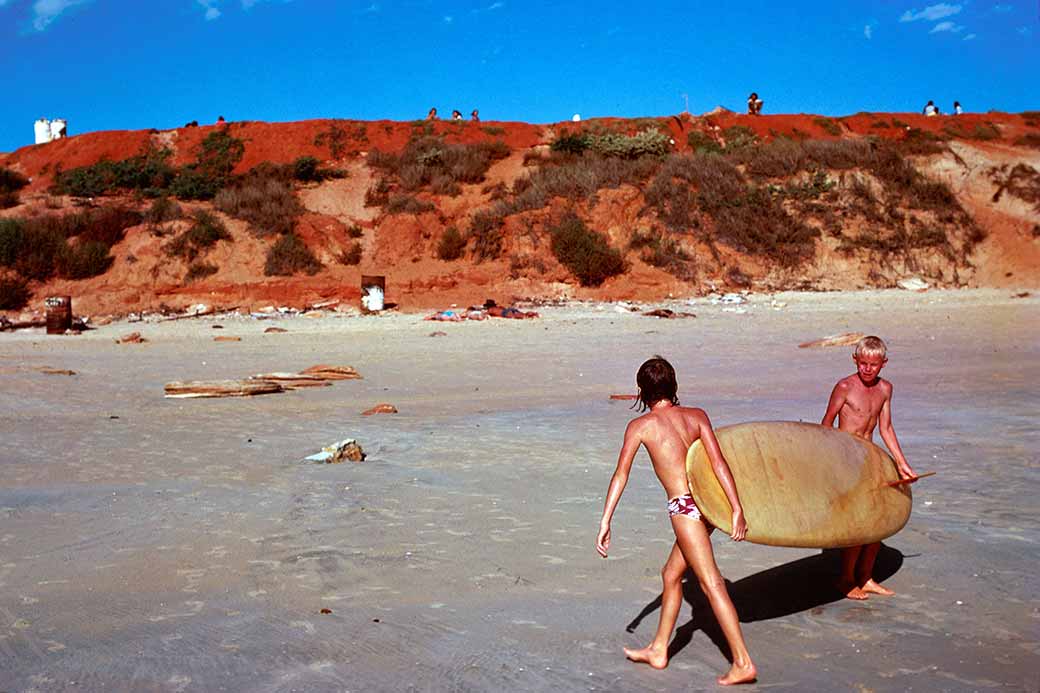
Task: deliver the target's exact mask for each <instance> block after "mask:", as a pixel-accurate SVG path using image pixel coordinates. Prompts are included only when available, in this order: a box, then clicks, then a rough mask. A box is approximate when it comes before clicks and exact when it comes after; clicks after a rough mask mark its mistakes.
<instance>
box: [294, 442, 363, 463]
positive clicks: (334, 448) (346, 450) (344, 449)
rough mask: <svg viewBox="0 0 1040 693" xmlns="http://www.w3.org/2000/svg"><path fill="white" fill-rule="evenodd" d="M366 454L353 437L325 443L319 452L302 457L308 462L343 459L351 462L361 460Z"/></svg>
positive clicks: (326, 461)
mask: <svg viewBox="0 0 1040 693" xmlns="http://www.w3.org/2000/svg"><path fill="white" fill-rule="evenodd" d="M367 456H368V455H366V454H365V451H364V450H362V449H361V446H360V445H358V442H357V441H356V440H355V439H353V438H345V439H343V440H341V441H339V442H338V443H332V444H331V445H326V446H325V447H323V448H322V449H321V451H320V452H316V453H314V454H313V455H308V456H307V457H304V458H303V459H304V460H306V461H308V462H323V463H325V464H336V463H338V462H342V461H343V460H350V461H352V462H363V461H364V459H365V458H366V457H367Z"/></svg>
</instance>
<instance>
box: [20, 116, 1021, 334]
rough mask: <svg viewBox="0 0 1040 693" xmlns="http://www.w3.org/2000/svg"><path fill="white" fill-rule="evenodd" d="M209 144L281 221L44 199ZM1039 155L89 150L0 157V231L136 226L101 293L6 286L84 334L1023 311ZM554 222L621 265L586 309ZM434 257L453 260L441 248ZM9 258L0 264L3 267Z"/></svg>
mask: <svg viewBox="0 0 1040 693" xmlns="http://www.w3.org/2000/svg"><path fill="white" fill-rule="evenodd" d="M214 132H217V133H221V134H222V135H225V136H226V138H227V139H228V140H229V141H230V140H231V139H233V140H235V141H239V142H241V143H242V146H241V152H240V158H239V159H238V160H237V161H235V162H232V164H231V165H232V166H233V168H232V169H231V170H229V175H228V177H227V179H226V180H225V181H224V184H225V185H228V186H237V187H236V188H235V189H236V190H237V191H238V192H240V193H242V194H243V195H245V194H246V193H248V192H249V190H247V189H245V188H247V187H248V185H252V184H254V183H256V181H258V180H259V181H261V182H262V183H263V184H265V185H268V184H269V185H274V186H275V188H272V189H275V190H282V191H283V193H284V194H285V195H287V196H288V197H287V198H286V199H284V200H282V201H281V205H282V209H280V210H279V209H273V197H272V199H271V200H264V199H260V201H258V202H256V205H257V207H256V208H255V209H253V212H252V213H249V214H247V213H246V212H243V211H242V208H241V206H236V204H238V203H235V202H233V201H232V202H229V201H228V199H227V198H226V197H225V198H221V197H220V196H218V197H217V198H216V199H214V200H183V199H182V200H180V201H178V203H177V206H178V207H179V210H178V212H177V213H176V214H172V215H170V216H171V218H168V219H167V218H165V217H163V215H158V216H157V215H156V214H155V213H154V208H153V205H154V204H155V203H154V199H155V198H153V197H150V196H151V195H155V194H157V193H159V192H162V191H158V190H155V189H151V190H145V189H139V190H128V189H126V188H125V187H124V188H121V189H117V188H110V189H107V190H106V191H105V193H104V194H103V195H95V196H93V197H85V196H82V195H81V196H78V197H77V196H73V195H68V194H58V192H56V191H55V188H54V187H53V186H54V184H55V182H56V181H60V180H61V176H63V175H64V176H67V175H68V174H69V173H70V172H71V171H73V170H75V169H77V168H79V167H90V166H93V165H96V164H97V163H98V162H99V161H106V160H107V161H112V162H116V161H121V160H124V159H127V158H129V157H134V156H143V155H148V153H149V152H150V153H152V154H154V153H155V152H166V153H165V154H164V156H165V159H164V161H165V162H166V163H165V165H168V166H169V167H172V168H171V170H173V169H174V168H176V169H177V170H192V171H197V170H199V169H198V168H197V167H198V166H199V165H200V163H199V162H201V161H202V155H201V154H200V151H201V149H204V147H205V143H206V142H207V139H206V138H207V137H209V136H210V135H211V134H212V133H214ZM646 133H649V134H646ZM567 138H570V139H567ZM1038 140H1040V116H1038V115H1037V114H994V113H989V114H985V115H965V116H957V117H952V116H950V117H938V118H926V117H923V116H919V115H914V114H857V115H855V116H849V117H847V118H839V119H831V118H823V117H819V116H811V115H808V116H807V115H797V116H794V115H791V116H785V115H778V116H760V117H749V116H742V115H736V114H729V113H722V114H713V115H711V116H706V117H701V118H698V117H690V116H688V115H684V116H677V117H668V118H656V119H638V120H619V119H599V120H593V121H587V122H583V123H569V122H568V123H559V124H553V125H531V124H526V123H488V122H485V123H476V122H464V123H457V122H428V123H424V122H416V123H397V122H389V121H380V122H354V121H338V120H321V121H306V122H299V123H254V122H244V123H231V124H228V125H221V126H210V127H200V128H186V129H180V130H172V131H165V132H147V131H141V132H98V133H89V134H85V135H79V136H74V137H69V138H66V139H62V140H58V141H55V142H52V143H49V144H43V145H37V146H30V147H25V148H23V149H20V150H18V151H16V152H13V153H10V154H4V155H0V167H3V168H6V169H8V170H10V171H15V172H17V173H19V174H21V175H23V176H25V177H27V178H28V179H29V180H30V183H29V185H28V186H26V187H25V188H23V189H21V190H20V191H18V193H17V198H18V203H17V204H15V205H14V206H12V207H10V208H8V209H5V210H2V211H0V219H5V220H8V222H7V224H8V225H7V226H6V227H0V236H2V235H3V229H4V228H7V229H8V230H10V229H11V228H13V227H12V226H11V224H12V223H14V224H23V226H24V225H26V224H28V225H29V226H30V227H31V226H32V224H33V223H37V224H38V223H39V220H41V219H46V218H48V217H51V216H57V215H74V214H78V213H82V211H83V210H89V209H97V208H100V207H106V206H121V207H124V208H129V209H132V210H136V211H138V212H141V213H142V214H144V216H145V219H146V220H145V221H143V222H142V223H140V224H136V225H133V226H129V227H128V228H125V229H124V230H123V231H122V233H121V234H118V240H115V242H114V243H112V244H111V245H110V246H109V250H108V252H109V253H110V255H111V256H112V258H113V260H112V261H111V263H110V265H108V266H107V267H108V268H107V270H105V271H103V272H102V273H100V274H97V275H96V276H91V277H89V278H85V279H71V278H67V277H68V275H71V274H74V273H73V272H71V271H69V270H64V273H65V275H66V278H62V276H61V275H62V271H53V272H51V273H50V275H49V276H45V275H46V274H47V273H46V272H43V271H41V272H36V275H37V276H35V277H33V276H26V277H23V279H26V280H27V287H28V289H29V290H30V291H31V294H32V297H31V299H30V302H29V308H34V307H36V308H38V307H39V306H38V305H37V304H39V303H40V302H41V300H42V297H44V296H48V295H55V294H68V295H72V296H74V297H75V302H76V310H77V312H78V313H86V314H95V315H97V314H104V313H112V314H122V313H127V312H132V311H140V310H148V309H161V308H163V307H166V308H170V309H180V308H183V307H184V306H187V305H191V304H195V303H200V302H201V303H206V304H209V305H216V306H224V307H228V306H238V307H241V308H258V307H261V306H266V305H291V306H297V307H299V306H304V305H310V304H314V303H319V302H324V301H330V300H336V299H339V300H342V301H344V302H348V303H353V302H356V300H357V298H358V296H359V285H360V276H361V275H362V274H379V275H385V276H386V277H387V293H388V296H387V298H388V299H389V300H390V301H393V302H396V303H397V304H398V305H399V306H400V307H401V308H403V309H405V310H408V309H424V308H429V307H434V306H445V305H448V304H451V303H458V304H469V303H476V302H482V301H483V300H484V299H485V298H495V299H496V300H498V301H499V302H509V301H511V300H515V299H523V298H531V299H538V298H541V299H553V298H560V297H569V298H583V299H595V300H614V299H630V300H654V299H659V298H663V297H667V296H680V295H691V294H698V293H704V292H706V291H711V290H715V289H743V288H748V289H752V290H758V291H769V290H779V289H791V288H806V289H821V290H841V289H860V288H866V287H887V286H892V285H894V284H895V282H896V281H898V280H899V279H902V278H906V277H910V276H917V277H920V278H922V279H924V280H925V281H927V282H929V283H930V284H933V285H941V286H969V287H973V286H989V287H1001V286H1017V287H1035V286H1040V173H1038V171H1040V148H1038V147H1037V141H1038ZM554 143H556V144H555V146H554ZM561 143H564V144H566V143H569V144H567V146H562V145H561ZM301 157H313V159H314V160H316V162H317V163H318V165H320V166H321V167H322V168H323V169H324V170H331V171H335V172H336V174H335V175H336V177H332V178H327V179H324V180H317V181H315V180H307V181H300V180H295V179H293V178H292V176H291V174H290V173H287V171H289V170H290V169H291V166H288V167H286V166H282V167H281V168H278V166H273V167H272V166H271V164H274V165H285V164H289V165H291V164H293V162H296V161H297V160H299V159H300V158H301ZM177 167H180V168H177ZM257 167H260V169H257ZM90 170H93V169H90ZM251 170H252V171H254V173H253V174H252V177H251V178H250V177H246V178H241V179H239V178H236V176H244V175H245V174H247V172H249V171H251ZM258 170H259V171H261V173H256V171H258ZM264 171H266V173H265V172H264ZM264 176H266V178H265V177H264ZM317 178H321V176H317ZM270 180H273V181H275V182H274V183H270V182H269V181H270ZM236 181H237V182H236ZM279 185H280V186H282V187H281V188H278V187H277V186H279ZM266 202H272V204H271V205H268V207H272V209H265V208H264V204H265V203H266ZM229 210H230V211H229ZM199 212H210V213H212V215H213V216H214V217H215V218H216V219H217V220H218V221H219V222H220V223H221V224H223V227H224V229H225V231H226V234H225V236H224V237H221V238H219V239H218V240H215V241H214V242H212V243H210V244H208V245H200V246H198V248H196V249H195V250H194V251H193V252H191V253H179V254H178V253H176V252H174V251H173V250H172V249H173V248H174V246H173V245H172V242H173V241H174V240H175V239H178V238H180V237H181V236H183V235H184V234H186V233H189V234H190V233H191V232H192V230H193V228H195V226H197V224H198V221H197V219H198V216H197V215H198V213H199ZM264 214H267V215H268V216H267V217H265V216H263V215H264ZM277 214H283V215H284V214H289V215H290V217H291V218H290V222H289V225H290V227H291V228H292V233H291V235H292V236H294V237H295V238H296V239H298V240H299V241H300V242H301V243H302V246H303V247H304V252H307V251H309V253H310V255H312V256H313V258H314V260H316V261H317V263H320V269H317V271H316V272H315V273H314V274H307V273H306V271H303V270H301V271H298V272H297V273H295V274H291V275H288V276H279V275H271V274H270V271H271V268H272V265H271V261H270V256H271V253H272V248H273V247H274V246H275V244H276V243H278V242H279V240H280V238H281V236H282V235H284V234H279V233H273V234H272V233H268V232H266V231H265V229H264V228H263V227H264V224H265V223H266V222H265V220H266V219H268V218H269V217H270V216H271V215H277ZM573 217H577V218H578V219H579V220H580V225H581V226H583V227H584V228H585V229H586V230H587V231H589V232H591V233H593V234H595V235H597V236H598V237H599V238H601V239H603V240H605V241H606V243H607V246H608V249H612V250H611V252H616V253H617V254H620V256H621V258H622V263H621V265H620V267H621V271H620V273H619V274H615V275H612V276H608V277H606V278H605V279H604V278H602V277H600V278H599V279H602V281H601V282H599V283H597V278H596V277H595V275H594V274H593V275H592V276H593V279H592V280H591V281H585V283H586V284H588V285H585V286H583V285H582V279H579V277H582V278H587V275H585V274H582V272H581V271H580V270H576V269H575V265H574V264H573V258H572V259H571V260H566V261H564V262H561V260H560V259H559V256H560V253H559V252H558V250H559V248H558V245H557V246H556V251H554V243H556V244H558V243H559V240H558V237H559V234H560V233H561V231H560V228H561V220H564V219H571V218H573ZM149 219H150V220H149ZM10 220H15V221H14V222H11V221H10ZM0 223H2V222H0ZM66 226H68V225H66ZM70 228H71V227H70ZM76 228H77V231H76V233H77V234H78V235H77V236H72V237H70V238H68V240H67V243H68V247H70V248H73V249H75V248H76V247H77V246H81V250H82V249H83V247H85V246H83V245H82V244H83V241H82V239H81V238H80V237H81V236H82V238H86V237H87V236H88V235H89V233H86V234H85V233H84V232H82V229H81V227H76ZM23 235H24V234H23ZM453 238H454V239H456V241H457V243H456V246H458V247H456V248H454V249H453V248H451V247H450V246H451V243H447V241H446V239H447V240H451V239H453ZM554 239H556V240H555V241H554ZM2 240H3V238H0V241H2ZM110 240H113V239H110ZM182 245H183V244H182ZM182 249H183V248H182ZM4 252H6V251H3V243H2V242H0V262H3V261H4V257H6V256H5V255H4ZM12 252H13V251H12ZM590 252H591V251H590ZM456 253H457V254H458V257H454V256H455V254H456ZM9 255H10V253H9ZM445 258H454V259H445ZM10 259H11V258H10V257H8V260H10ZM590 261H595V258H593V260H590ZM24 266H25V265H24V263H23V264H22V265H21V267H23V270H22V271H23V272H25V273H26V274H27V275H28V274H29V272H28V270H24ZM288 266H289V267H290V268H291V267H293V266H294V265H291V264H290V265H288ZM18 267H19V265H17V263H15V262H14V261H13V260H12V261H10V262H8V264H7V267H6V268H0V272H2V273H4V275H5V276H7V277H12V276H13V277H15V278H17V277H18V276H20V275H19V274H18V272H19V271H20V270H19V269H18ZM283 267H284V265H283ZM300 267H304V265H300ZM311 267H312V269H313V268H314V267H315V266H313V265H312V266H311ZM289 271H291V269H290V270H289Z"/></svg>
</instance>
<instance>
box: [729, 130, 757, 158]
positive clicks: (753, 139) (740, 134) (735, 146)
mask: <svg viewBox="0 0 1040 693" xmlns="http://www.w3.org/2000/svg"><path fill="white" fill-rule="evenodd" d="M722 137H723V139H724V140H725V141H726V147H725V151H727V152H735V151H738V150H741V149H743V148H744V147H750V146H751V145H753V144H756V143H757V142H758V135H756V134H755V131H754V130H752V129H751V128H749V127H748V126H746V125H731V126H730V127H728V128H726V129H725V130H723V131H722Z"/></svg>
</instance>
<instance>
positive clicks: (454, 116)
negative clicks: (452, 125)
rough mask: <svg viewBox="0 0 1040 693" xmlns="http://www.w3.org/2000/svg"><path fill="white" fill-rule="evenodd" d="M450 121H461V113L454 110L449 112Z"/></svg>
mask: <svg viewBox="0 0 1040 693" xmlns="http://www.w3.org/2000/svg"><path fill="white" fill-rule="evenodd" d="M451 119H452V120H462V111H460V110H458V109H455V110H454V111H452V112H451Z"/></svg>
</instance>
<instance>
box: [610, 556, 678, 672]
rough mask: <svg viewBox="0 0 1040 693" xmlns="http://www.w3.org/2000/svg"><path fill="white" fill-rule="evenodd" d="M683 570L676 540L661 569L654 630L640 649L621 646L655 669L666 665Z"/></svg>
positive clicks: (635, 658)
mask: <svg viewBox="0 0 1040 693" xmlns="http://www.w3.org/2000/svg"><path fill="white" fill-rule="evenodd" d="M685 573H686V559H685V558H683V555H682V551H680V550H679V545H678V544H673V545H672V552H671V553H669V554H668V560H667V561H666V562H665V564H664V568H662V569H661V581H662V582H663V583H664V587H663V588H662V590H661V618H660V620H659V621H658V622H657V632H656V633H655V634H654V639H653V640H651V641H650V644H649V645H647V646H646V647H644V648H643V649H641V650H633V649H631V648H628V647H626V648H625V656H627V657H628V658H629V659H631V660H632V661H634V662H646V663H647V664H649V665H650V666H652V667H653V668H655V669H664V668H665V667H666V666H668V641H669V640H671V639H672V631H673V630H675V622H676V620H678V618H679V609H680V608H681V607H682V578H683V574H685Z"/></svg>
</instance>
